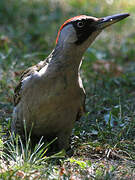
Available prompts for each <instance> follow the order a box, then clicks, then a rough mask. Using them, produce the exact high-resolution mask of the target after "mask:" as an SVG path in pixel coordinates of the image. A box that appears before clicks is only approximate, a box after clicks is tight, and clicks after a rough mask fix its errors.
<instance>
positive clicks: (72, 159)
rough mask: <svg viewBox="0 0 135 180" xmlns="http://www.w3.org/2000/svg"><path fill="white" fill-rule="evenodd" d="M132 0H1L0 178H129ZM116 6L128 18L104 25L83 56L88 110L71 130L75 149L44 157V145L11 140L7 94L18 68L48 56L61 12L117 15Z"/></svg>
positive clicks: (133, 151)
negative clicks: (129, 15)
mask: <svg viewBox="0 0 135 180" xmlns="http://www.w3.org/2000/svg"><path fill="white" fill-rule="evenodd" d="M58 2H59V3H58ZM132 2H133V4H134V0H133V1H132ZM132 2H127V1H126V0H123V1H118V2H117V4H116V3H115V2H113V1H106V2H104V1H101V2H95V1H91V2H88V1H86V0H84V1H77V0H70V1H69V2H66V1H65V0H63V1H57V2H56V1H54V2H53V1H43V0H39V1H36V0H31V1H27V0H25V1H24V0H20V1H18V0H12V1H10V0H7V1H5V0H1V2H0V19H1V20H0V129H1V131H0V133H1V138H0V178H1V179H70V180H74V179H100V180H101V179H107V180H108V179H111V180H112V179H125V180H126V179H134V177H135V138H134V134H135V101H134V99H135V62H134V57H135V53H134V44H135V39H134V23H133V18H134V16H133V14H134V12H135V11H134V6H133V4H132ZM102 3H103V5H102ZM109 3H112V4H109ZM116 9H117V11H119V12H121V11H122V12H123V11H124V12H125V11H127V12H130V13H131V17H129V18H127V19H125V20H124V21H122V22H120V23H117V24H116V25H114V26H113V27H111V28H108V29H106V30H105V31H104V32H103V33H102V34H101V36H100V37H99V38H98V39H97V40H96V41H95V43H94V44H93V45H92V46H91V47H90V48H89V49H88V51H87V52H86V53H85V55H84V60H83V65H82V68H81V77H82V79H83V84H84V87H85V89H86V93H87V99H86V110H87V113H86V114H85V116H84V117H83V118H82V119H81V120H80V121H78V122H76V124H75V128H74V129H73V133H72V136H71V141H70V142H71V148H72V151H73V154H72V155H70V156H69V155H67V154H66V153H65V151H64V150H62V151H61V152H58V153H54V154H52V155H49V156H47V154H48V148H49V146H50V145H49V144H42V142H39V144H37V146H36V147H35V149H34V150H32V149H31V146H30V142H29V137H28V138H27V140H26V142H27V143H26V146H25V145H24V144H22V142H21V140H20V138H19V137H12V138H11V137H10V123H11V120H12V111H13V92H14V88H15V86H16V84H17V82H18V80H19V76H20V74H21V72H22V71H23V70H24V69H26V68H27V67H30V66H31V65H34V64H36V63H37V62H39V61H40V60H43V59H45V58H46V57H47V56H48V54H49V53H50V52H51V50H52V49H53V47H54V46H55V38H56V35H57V32H58V28H59V27H60V25H61V24H62V23H63V22H64V20H66V19H67V18H69V17H71V16H74V15H78V14H88V15H89V13H90V14H92V15H96V16H97V17H102V16H106V15H111V14H114V13H116V12H117V11H116ZM129 27H130V28H129ZM18 144H20V146H18ZM52 145H53V142H52Z"/></svg>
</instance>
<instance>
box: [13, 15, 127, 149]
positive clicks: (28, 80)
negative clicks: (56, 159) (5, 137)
mask: <svg viewBox="0 0 135 180" xmlns="http://www.w3.org/2000/svg"><path fill="white" fill-rule="evenodd" d="M128 16H129V13H121V14H115V15H111V16H106V17H102V18H97V17H92V16H88V15H79V16H75V17H72V18H70V19H68V20H67V21H65V22H64V24H63V25H62V26H61V27H60V29H59V31H58V35H57V38H56V45H55V48H54V49H53V50H52V52H51V53H50V55H49V56H48V57H47V58H46V59H45V60H43V61H40V62H39V63H38V64H37V65H34V66H32V67H30V68H28V69H27V70H25V71H24V72H23V73H22V75H21V77H20V81H19V83H18V85H17V86H16V88H15V90H14V108H13V118H12V122H11V133H14V134H19V135H20V136H21V137H22V138H23V137H24V123H25V125H26V131H27V132H28V133H29V132H30V131H31V136H32V137H37V138H38V137H42V136H43V137H45V138H46V139H54V138H56V137H57V146H58V148H59V149H65V150H67V149H69V148H70V136H71V133H72V129H73V128H74V124H75V122H76V120H78V119H80V118H81V117H82V116H83V115H84V114H85V99H86V93H85V89H84V87H83V83H82V79H81V77H80V67H81V64H82V57H83V55H84V53H85V51H86V50H87V49H88V47H89V46H90V45H91V44H92V43H93V42H94V40H95V39H96V37H97V36H98V35H99V34H100V33H101V32H102V30H103V29H105V28H106V27H108V26H110V25H112V24H114V23H116V22H118V21H121V20H122V19H124V18H126V17H128Z"/></svg>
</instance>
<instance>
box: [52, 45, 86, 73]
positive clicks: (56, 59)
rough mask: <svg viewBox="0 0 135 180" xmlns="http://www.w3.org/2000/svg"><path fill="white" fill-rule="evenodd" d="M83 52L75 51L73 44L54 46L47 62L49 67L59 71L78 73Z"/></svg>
mask: <svg viewBox="0 0 135 180" xmlns="http://www.w3.org/2000/svg"><path fill="white" fill-rule="evenodd" d="M82 56H83V53H81V51H77V50H76V49H75V48H74V47H73V46H72V47H70V46H69V47H68V48H64V47H63V46H56V48H55V49H54V51H53V52H52V58H51V61H50V63H49V66H50V68H52V67H55V68H57V69H58V70H59V71H60V70H62V71H64V70H66V69H67V70H70V71H73V73H78V69H79V67H80V64H81V60H82Z"/></svg>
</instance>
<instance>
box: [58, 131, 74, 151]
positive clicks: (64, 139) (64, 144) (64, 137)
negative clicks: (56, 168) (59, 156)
mask: <svg viewBox="0 0 135 180" xmlns="http://www.w3.org/2000/svg"><path fill="white" fill-rule="evenodd" d="M70 135H71V131H70V132H61V133H59V135H58V148H59V149H60V150H62V149H65V150H67V149H68V148H69V147H70V146H69V139H70Z"/></svg>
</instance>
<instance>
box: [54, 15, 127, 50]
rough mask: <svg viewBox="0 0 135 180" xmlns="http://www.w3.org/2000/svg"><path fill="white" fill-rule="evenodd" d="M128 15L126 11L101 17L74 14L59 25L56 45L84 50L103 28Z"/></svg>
mask: <svg viewBox="0 0 135 180" xmlns="http://www.w3.org/2000/svg"><path fill="white" fill-rule="evenodd" d="M128 16H129V14H128V13H124V14H116V15H112V16H107V17H103V18H96V17H91V16H86V15H80V16H75V17H73V18H71V19H68V20H67V21H65V22H64V24H63V25H62V26H61V27H60V30H59V32H58V36H57V39H56V45H58V46H61V47H63V48H65V47H66V48H67V47H68V48H75V49H73V51H75V50H76V49H79V51H80V50H81V49H82V51H83V52H84V51H85V50H86V49H87V48H88V47H89V46H90V44H91V43H92V42H93V41H94V39H95V38H96V37H97V35H98V34H99V33H100V32H101V31H102V30H103V29H105V28H106V27H108V26H110V25H112V24H114V23H116V22H118V21H120V20H122V19H124V18H126V17H128Z"/></svg>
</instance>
